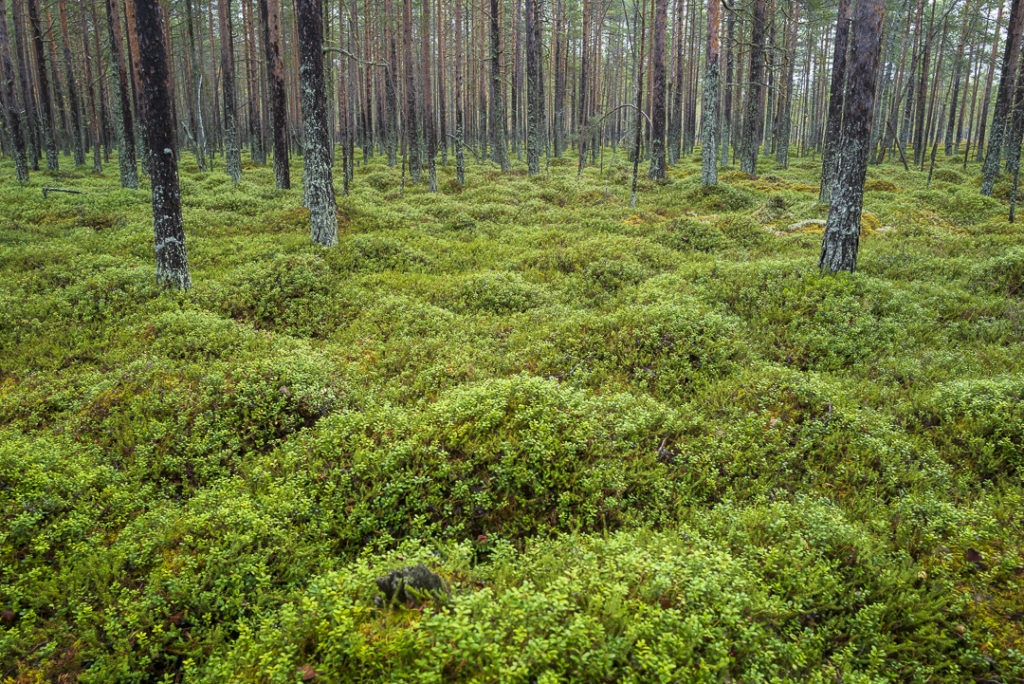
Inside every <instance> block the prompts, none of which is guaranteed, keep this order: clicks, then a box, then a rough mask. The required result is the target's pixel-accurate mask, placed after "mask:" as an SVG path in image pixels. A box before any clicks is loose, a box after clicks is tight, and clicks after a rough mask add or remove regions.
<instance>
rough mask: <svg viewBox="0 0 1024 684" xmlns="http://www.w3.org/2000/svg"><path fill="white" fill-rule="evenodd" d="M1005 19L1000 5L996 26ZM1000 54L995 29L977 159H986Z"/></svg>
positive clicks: (979, 127) (979, 125)
mask: <svg viewBox="0 0 1024 684" xmlns="http://www.w3.org/2000/svg"><path fill="white" fill-rule="evenodd" d="M1002 19H1003V6H1002V5H1000V6H999V9H998V11H997V12H996V26H999V24H1000V22H1001V21H1002ZM998 54H999V31H995V38H993V39H992V54H991V56H990V57H989V63H988V76H987V77H986V78H985V97H983V98H982V99H981V102H982V105H981V116H980V117H979V118H978V150H977V152H976V156H977V159H976V161H979V162H982V161H984V160H985V123H986V122H987V121H988V104H989V102H990V101H991V100H992V80H993V77H994V75H995V71H996V57H997V56H998Z"/></svg>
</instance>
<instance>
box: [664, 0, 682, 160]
mask: <svg viewBox="0 0 1024 684" xmlns="http://www.w3.org/2000/svg"><path fill="white" fill-rule="evenodd" d="M674 19H675V21H674V24H675V25H674V27H673V29H672V43H673V45H674V47H675V50H674V51H673V57H672V59H673V62H674V66H675V71H674V74H673V80H674V82H675V83H674V86H673V88H672V106H671V108H670V110H669V111H670V112H671V116H669V117H668V121H669V124H668V134H667V137H668V163H669V164H675V163H676V162H678V161H679V155H680V153H681V149H682V145H683V35H682V34H683V3H682V0H676V3H675V17H674Z"/></svg>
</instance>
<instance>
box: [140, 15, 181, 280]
mask: <svg viewBox="0 0 1024 684" xmlns="http://www.w3.org/2000/svg"><path fill="white" fill-rule="evenodd" d="M133 3H134V7H135V20H136V24H135V25H136V30H137V32H138V40H139V57H140V60H141V64H140V67H141V68H140V72H141V80H142V98H143V103H144V104H143V110H144V111H145V113H146V116H147V117H148V118H149V120H148V121H147V122H146V123H147V125H146V138H147V143H148V145H149V152H150V154H149V158H150V167H149V170H150V181H151V186H152V197H153V233H154V242H155V247H156V279H157V282H158V283H160V285H162V286H163V287H166V288H170V289H174V290H187V289H189V288H190V287H192V280H191V278H190V276H189V271H188V255H187V253H186V251H185V227H184V223H183V222H182V218H181V190H180V189H179V186H178V157H177V153H176V152H175V150H174V124H173V121H172V119H171V91H170V75H169V74H170V70H169V69H168V64H167V52H166V51H165V49H164V33H163V28H162V26H161V23H162V22H161V16H160V4H159V2H158V0H133Z"/></svg>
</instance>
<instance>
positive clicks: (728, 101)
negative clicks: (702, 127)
mask: <svg viewBox="0 0 1024 684" xmlns="http://www.w3.org/2000/svg"><path fill="white" fill-rule="evenodd" d="M726 11H727V12H728V13H729V18H728V19H727V20H726V27H727V28H726V52H725V106H724V107H723V110H722V166H728V164H729V144H730V141H729V138H730V137H731V134H732V91H733V81H732V66H733V64H732V62H733V32H734V30H735V26H736V14H735V13H734V12H733V11H732V10H731V9H728V8H726Z"/></svg>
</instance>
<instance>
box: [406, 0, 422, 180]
mask: <svg viewBox="0 0 1024 684" xmlns="http://www.w3.org/2000/svg"><path fill="white" fill-rule="evenodd" d="M402 52H403V53H404V62H405V147H406V150H408V155H409V171H410V172H411V175H412V181H413V183H419V182H420V154H419V147H420V145H419V137H420V131H419V127H418V125H417V119H418V117H417V115H416V76H415V72H414V70H413V60H412V55H413V51H412V0H402Z"/></svg>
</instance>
